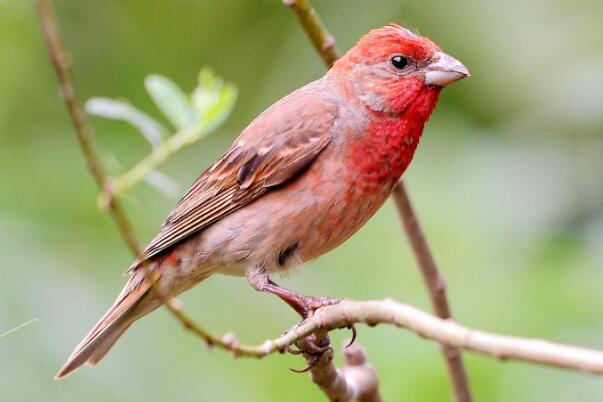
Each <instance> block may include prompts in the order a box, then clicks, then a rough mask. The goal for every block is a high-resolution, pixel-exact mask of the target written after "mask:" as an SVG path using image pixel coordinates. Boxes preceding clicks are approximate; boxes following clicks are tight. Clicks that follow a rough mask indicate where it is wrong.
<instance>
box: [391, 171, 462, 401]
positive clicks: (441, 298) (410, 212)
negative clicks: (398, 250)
mask: <svg viewBox="0 0 603 402" xmlns="http://www.w3.org/2000/svg"><path fill="white" fill-rule="evenodd" d="M393 198H394V202H395V204H396V207H397V209H398V213H399V215H400V218H401V219H402V224H403V226H404V230H405V231H406V235H407V236H408V241H409V242H410V244H411V247H412V249H413V251H414V254H415V258H416V259H417V263H418V265H419V268H420V270H421V276H422V277H423V281H424V282H425V285H426V286H427V289H428V290H429V296H430V299H431V306H432V308H433V310H434V312H435V313H436V315H437V316H438V317H440V318H443V319H451V318H452V314H451V312H450V307H449V305H448V298H447V297H446V279H444V276H443V275H442V274H441V273H440V271H439V270H438V267H437V265H436V263H435V260H434V258H433V255H432V253H431V250H430V248H429V243H427V239H426V238H425V235H424V234H423V230H422V229H421V225H420V223H419V220H418V219H419V218H418V217H417V214H416V213H415V211H414V208H413V206H412V202H411V200H410V197H409V196H408V193H407V192H406V187H405V186H404V182H403V181H402V180H400V182H399V183H398V185H397V186H396V187H395V188H394V192H393ZM442 353H443V355H444V360H445V361H446V367H447V368H448V375H449V377H450V381H451V383H452V388H453V390H454V397H455V401H456V402H471V400H472V397H471V391H470V389H469V383H468V378H467V373H466V371H465V365H464V364H463V358H462V356H461V353H460V351H459V349H458V348H455V347H454V346H451V345H446V344H442Z"/></svg>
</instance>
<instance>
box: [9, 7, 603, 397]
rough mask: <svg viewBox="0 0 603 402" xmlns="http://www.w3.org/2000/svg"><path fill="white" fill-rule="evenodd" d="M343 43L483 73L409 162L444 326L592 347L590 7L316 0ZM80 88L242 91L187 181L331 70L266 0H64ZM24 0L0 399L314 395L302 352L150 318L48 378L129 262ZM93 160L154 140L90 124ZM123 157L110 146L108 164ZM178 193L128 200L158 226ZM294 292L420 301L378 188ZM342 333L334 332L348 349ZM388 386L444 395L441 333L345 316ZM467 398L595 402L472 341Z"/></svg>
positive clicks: (271, 321) (594, 125)
mask: <svg viewBox="0 0 603 402" xmlns="http://www.w3.org/2000/svg"><path fill="white" fill-rule="evenodd" d="M315 3H316V4H315V5H316V6H317V8H318V10H319V12H320V14H321V15H322V18H323V20H324V22H325V23H326V24H327V26H328V27H329V28H330V29H331V31H332V33H333V34H334V35H335V37H336V38H337V40H338V43H339V45H340V47H341V48H342V49H347V48H349V47H350V46H351V45H352V44H353V43H354V41H355V40H356V39H357V38H358V37H359V36H360V35H361V34H363V33H364V32H366V31H367V30H368V29H370V28H373V27H377V26H380V25H384V24H386V23H389V22H401V23H403V24H405V25H407V26H410V27H414V28H418V29H419V31H420V32H421V33H423V34H426V35H428V36H430V37H431V38H433V39H434V40H435V41H436V42H438V43H439V44H440V45H441V46H442V47H443V48H444V49H445V50H446V51H448V52H449V53H451V54H452V55H454V56H456V57H458V58H459V59H461V60H462V61H463V62H465V64H466V65H467V66H468V67H469V68H470V69H471V71H472V73H473V77H471V79H469V80H465V81H463V82H461V83H459V84H458V85H454V86H453V87H451V88H449V89H447V90H446V91H445V92H444V95H443V98H442V100H441V103H440V106H439V110H438V111H437V112H436V113H435V115H434V117H433V118H432V120H431V122H430V123H429V124H428V127H427V129H426V135H425V137H424V141H423V142H422V144H421V147H420V150H419V152H418V155H417V157H416V158H415V162H414V164H413V165H412V166H411V168H410V169H409V171H408V172H407V174H406V177H407V180H408V183H409V188H410V191H411V194H412V196H413V199H414V200H415V203H416V205H417V209H418V212H419V215H420V217H421V219H422V221H423V223H424V225H425V229H426V232H427V234H428V237H429V239H430V241H431V243H432V246H433V249H434V251H435V255H436V257H437V260H438V261H439V263H440V265H441V267H442V269H443V271H444V272H445V274H446V276H447V278H448V284H449V287H450V297H451V301H452V305H453V309H454V311H455V313H456V316H457V318H458V319H459V320H460V321H461V322H462V323H464V324H467V325H471V326H475V327H478V328H482V329H486V330H490V331H497V332H502V333H510V334H516V335H525V336H533V337H544V338H548V339H551V340H556V341H561V342H567V343H574V344H579V345H585V346H590V347H595V348H599V349H603V319H602V312H603V297H601V291H602V283H603V180H602V177H603V175H602V173H601V172H602V170H603V136H602V132H603V130H602V129H603V113H602V112H603V97H601V90H602V89H603V75H602V74H601V71H603V49H602V47H601V42H600V39H601V37H602V36H603V25H602V24H601V23H600V22H601V20H602V19H603V3H601V2H600V1H595V0H575V1H569V0H558V1H554V2H551V1H544V0H531V1H519V0H511V1H506V2H499V1H494V0H490V1H478V0H469V1H463V2H441V1H436V0H426V1H422V2H417V1H385V0H377V1H373V2H368V1H362V0H330V1H327V0H323V1H319V0H316V2H315ZM56 6H57V12H58V14H59V18H60V21H61V23H62V25H63V29H64V32H65V40H66V43H67V46H68V48H69V49H70V50H71V51H72V53H73V60H74V64H75V69H76V77H77V81H78V84H79V89H80V94H81V96H82V98H84V99H87V98H89V97H92V96H108V97H114V98H116V97H127V98H128V99H129V100H130V101H132V103H134V104H136V105H141V106H143V109H145V110H147V111H149V112H152V114H154V115H157V113H156V111H155V109H154V108H153V105H152V103H151V101H150V99H149V98H148V97H147V96H146V94H145V92H144V88H143V79H144V77H145V75H147V74H149V73H152V72H157V73H161V74H164V75H166V76H169V77H171V78H173V79H174V80H175V81H176V82H178V83H179V84H180V86H181V87H182V88H184V89H187V90H188V89H190V88H192V87H193V86H194V83H195V79H196V74H197V72H198V70H199V68H200V67H201V66H202V65H211V66H213V67H214V68H215V70H216V71H217V72H218V74H219V75H221V76H223V77H225V79H227V80H229V81H231V82H234V83H235V84H236V85H237V86H238V87H239V94H240V95H239V101H238V103H237V105H236V107H235V111H234V113H233V115H232V116H231V118H230V119H229V120H228V122H227V124H226V125H225V126H223V127H222V128H221V129H220V130H219V131H218V132H217V133H215V134H213V135H212V136H211V137H210V138H208V139H206V140H204V141H201V142H200V143H197V144H196V145H194V146H193V147H191V148H188V149H187V150H185V151H183V152H181V153H179V154H178V155H177V156H176V157H175V158H173V159H172V160H171V161H170V162H169V163H168V165H167V166H166V167H165V168H163V170H164V171H166V172H168V173H169V174H170V175H172V176H173V177H175V178H176V179H177V180H178V181H179V182H180V183H182V185H183V187H186V186H187V185H188V184H189V183H190V182H191V181H192V180H193V178H194V177H196V176H197V175H198V173H199V172H200V171H201V170H203V169H204V168H205V167H206V166H208V165H209V164H210V163H211V162H212V161H213V160H214V159H215V158H216V157H217V156H218V155H219V154H220V153H221V152H222V151H223V150H224V148H225V147H226V146H227V145H228V144H229V143H230V142H231V140H232V139H233V138H234V137H235V136H236V135H237V133H238V131H239V130H241V129H242V128H243V127H244V126H245V125H246V124H247V123H248V122H249V121H250V120H251V119H252V118H253V117H254V116H255V115H257V114H258V113H259V112H260V111H261V110H263V109H264V108H265V107H266V106H268V105H269V104H270V103H272V102H273V101H275V100H276V99H278V98H279V97H281V96H283V95H285V94H286V93H288V92H290V91H291V90H293V89H295V88H296V87H298V86H300V85H302V84H304V83H306V82H308V81H310V80H313V79H315V78H317V77H319V76H320V75H322V73H323V66H322V63H321V62H320V60H319V59H318V58H317V56H316V55H315V54H314V51H313V50H312V49H311V47H310V45H309V43H308V41H307V39H306V38H305V37H304V35H303V33H302V31H301V29H300V28H299V26H298V25H297V23H296V22H295V20H294V18H293V16H292V15H291V14H290V11H289V10H288V9H287V8H285V7H283V6H282V5H281V3H280V1H278V0H261V1H246V0H227V1H221V2H217V1H208V0H195V1H193V0H174V1H170V2H159V1H154V2H148V1H143V0H127V1H119V0H104V1H90V0H81V1H77V2H75V1H68V0H60V1H56ZM36 17H37V16H36V14H35V12H34V8H33V5H32V2H30V1H23V0H0V54H1V55H3V56H2V62H1V63H0V185H1V187H0V188H1V190H0V256H2V258H1V260H2V262H1V266H0V269H1V271H0V272H1V274H2V279H1V280H0V295H1V300H2V302H1V303H0V332H3V331H4V330H6V329H9V328H12V327H14V326H16V325H18V324H20V323H21V322H24V321H26V320H28V319H30V318H34V317H35V318H38V319H39V321H38V322H36V323H34V324H31V325H30V326H28V327H26V328H23V329H21V330H20V331H19V332H17V333H14V334H11V335H10V336H8V337H6V338H3V339H2V341H1V342H0V400H1V401H61V402H68V401H82V400H86V401H103V402H106V401H131V402H134V401H146V402H148V401H198V400H222V401H228V400H248V401H279V402H284V401H301V400H322V398H323V396H322V395H321V394H320V393H319V391H318V390H317V389H316V388H315V386H314V385H313V384H311V383H310V381H308V379H307V378H306V377H305V376H304V375H295V374H292V373H291V372H289V371H288V370H287V368H288V367H298V366H300V365H302V361H301V360H300V359H299V358H296V357H293V356H274V357H270V358H268V359H267V360H266V361H263V362H257V361H255V360H237V361H233V360H232V359H231V358H230V357H229V356H228V355H227V354H226V353H223V352H220V351H213V352H208V351H206V350H205V348H204V347H203V346H202V345H201V344H200V342H199V340H198V339H197V338H195V337H192V336H190V335H189V334H187V333H185V332H184V331H183V330H182V329H181V328H180V327H179V326H178V324H177V323H176V322H175V321H174V320H173V319H172V318H171V317H169V316H168V315H167V314H166V313H165V312H164V311H159V312H157V313H155V314H153V315H152V316H150V317H148V318H147V319H145V320H143V321H142V322H140V323H139V324H138V325H136V326H135V327H133V328H132V329H131V330H130V331H129V332H128V333H127V335H126V336H125V337H124V338H123V339H122V340H121V341H120V342H119V343H118V345H117V346H116V348H115V349H114V350H113V351H112V353H111V354H110V355H109V357H108V358H107V359H106V360H105V361H103V363H102V364H101V365H100V366H98V367H97V368H96V369H94V370H92V369H84V370H82V371H80V372H78V373H77V374H75V375H73V376H71V377H69V378H68V379H66V380H65V381H62V382H55V381H53V379H52V377H53V375H54V373H55V371H56V370H57V368H58V367H59V366H60V365H61V364H62V363H63V361H64V359H65V358H66V357H67V355H68V354H69V353H70V352H71V350H72V347H73V346H74V345H75V344H76V343H77V342H79V340H80V339H81V337H82V336H83V335H84V334H85V332H86V331H87V330H88V329H89V327H90V326H91V325H92V324H93V323H94V322H95V321H96V319H97V318H98V317H99V316H100V315H101V314H102V313H103V312H104V310H105V309H106V308H107V307H108V306H109V305H110V304H111V302H112V301H113V298H114V296H115V295H116V294H117V292H118V290H119V289H120V288H121V285H122V283H123V278H122V276H121V273H122V272H123V271H124V270H125V268H126V267H127V266H128V265H129V263H130V256H129V255H128V252H127V250H126V249H125V247H124V246H123V245H122V244H121V243H120V242H119V239H118V236H117V234H116V232H115V229H114V227H113V226H112V223H111V222H110V221H109V219H108V218H107V217H105V216H102V215H101V214H100V213H99V212H98V211H97V210H96V208H95V199H96V190H95V188H94V186H93V182H92V180H91V178H90V177H89V176H88V175H87V173H86V172H85V170H84V168H83V163H82V156H81V155H80V153H79V149H78V147H77V144H76V141H75V138H74V136H73V132H72V128H71V126H70V123H69V121H68V119H67V115H66V112H65V110H64V107H63V105H62V104H61V103H59V102H58V99H57V89H56V82H55V77H54V74H53V71H52V70H51V66H50V64H49V62H48V57H47V54H46V49H45V47H44V44H43V42H42V39H41V35H40V29H39V27H38V22H37V18H36ZM93 123H94V124H95V125H96V128H97V132H98V135H97V137H98V142H99V145H100V147H101V149H102V151H103V155H104V157H105V158H106V160H107V161H108V162H110V164H112V165H114V162H111V161H114V160H115V159H116V158H117V159H118V160H119V161H120V162H121V163H122V164H123V165H122V169H123V167H127V166H130V165H131V164H132V163H133V162H135V161H137V160H138V159H140V158H141V157H142V156H144V155H145V154H146V153H147V152H148V146H147V144H146V143H144V141H143V140H142V139H141V138H140V136H138V135H137V134H136V133H135V131H134V130H133V129H131V128H130V127H128V126H126V125H124V124H122V123H116V122H110V121H107V120H103V119H94V120H93ZM112 155H115V156H112ZM174 203H175V200H171V199H166V198H163V197H162V196H161V195H159V194H157V193H156V192H155V191H154V190H152V189H150V188H149V187H147V186H146V185H144V184H143V185H141V186H139V187H138V189H137V190H136V191H135V192H134V193H132V196H131V197H130V199H129V200H128V203H127V207H128V211H129V213H130V214H131V216H133V217H134V223H135V226H136V229H137V232H138V233H139V235H140V237H141V238H143V239H145V240H147V239H149V238H150V237H152V236H153V234H154V233H155V231H156V230H157V228H158V226H159V225H160V223H161V221H162V219H163V217H164V216H165V215H166V214H167V212H168V211H169V209H170V208H171V207H172V206H173V205H174ZM284 282H285V284H286V285H287V286H288V287H293V288H295V289H299V290H300V291H304V292H307V293H310V294H316V295H320V294H328V295H332V296H347V297H352V298H357V299H364V298H384V297H386V296H391V297H395V298H397V299H399V300H401V301H404V302H408V303H411V304H414V305H418V306H420V307H422V308H425V309H428V308H429V306H428V301H427V298H426V293H425V291H424V289H423V286H422V283H421V281H420V278H419V276H418V273H417V270H416V268H415V264H414V261H413V258H412V255H411V254H410V252H409V249H408V246H407V244H406V241H405V239H404V237H403V234H402V231H401V229H400V224H399V222H398V220H397V217H396V213H395V210H394V209H393V207H392V205H391V204H390V203H388V204H387V205H386V207H385V208H383V209H382V210H381V211H380V212H379V213H378V215H377V216H376V217H375V218H374V219H373V220H372V221H371V222H370V223H369V224H368V225H367V226H366V227H365V228H364V229H363V230H362V231H361V232H359V233H358V234H357V235H356V236H355V237H354V238H353V239H351V240H350V241H349V242H347V243H346V244H345V245H344V246H342V247H340V248H339V249H337V250H336V251H334V252H332V253H330V254H329V255H327V256H325V257H323V258H322V259H320V260H319V261H317V262H314V263H312V264H308V266H307V267H305V268H304V269H303V270H302V271H301V272H299V273H298V274H297V275H295V276H294V277H291V278H290V279H286V280H285V281H284ZM182 301H183V302H184V304H185V307H186V309H187V311H188V312H190V313H191V314H193V315H194V316H195V317H196V318H197V319H198V320H199V321H200V322H202V323H203V324H205V325H206V326H208V327H209V328H212V329H214V330H217V331H225V330H235V331H236V333H237V334H238V335H239V336H240V338H241V339H243V340H245V341H248V342H260V341H262V340H263V339H265V338H267V337H272V336H275V335H277V334H279V332H280V331H281V330H283V329H284V328H287V327H288V326H290V325H292V324H293V323H294V322H295V321H296V317H295V316H294V315H293V314H292V312H291V311H290V310H289V309H288V308H287V306H285V305H284V304H283V303H280V302H279V301H278V300H277V299H276V298H274V297H271V296H267V295H261V294H257V293H256V292H255V291H253V290H252V289H251V288H250V287H249V286H247V284H246V283H245V282H244V281H243V280H240V279H233V278H224V277H216V278H212V279H211V280H209V281H208V282H207V283H206V284H204V285H203V286H200V287H198V288H196V289H194V290H193V291H191V292H189V293H188V294H187V295H185V296H183V297H182ZM346 335H347V334H345V333H341V334H337V335H336V336H335V340H334V342H335V344H336V345H339V344H340V342H341V340H342V339H343V337H345V336H346ZM359 340H360V342H361V343H362V344H363V345H364V346H365V347H366V348H367V349H368V352H369V356H370V359H371V360H372V362H373V363H374V364H375V366H376V367H377V368H378V371H379V372H380V375H381V379H382V392H383V394H384V396H385V399H386V400H399V401H444V400H447V398H448V393H449V391H448V383H447V378H446V375H445V371H444V369H443V364H442V361H441V357H440V355H439V352H438V350H437V348H436V346H435V345H433V344H431V343H429V342H426V341H423V340H422V339H419V338H417V337H415V336H414V335H412V334H408V333H406V332H404V331H400V330H396V329H393V328H387V327H378V328H375V329H370V330H369V329H367V328H366V327H362V328H360V329H359ZM466 356H467V362H468V367H469V374H470V378H471V383H472V386H473V389H474V392H475V394H476V400H482V401H490V402H496V401H507V400H514V401H538V400H554V401H577V400H579V401H582V402H588V401H593V402H594V401H600V400H601V395H603V380H601V379H600V378H595V377H591V376H587V375H582V374H576V373H570V372H564V371H560V370H556V369H549V368H541V367H533V366H529V365H525V364H519V363H500V362H497V361H493V360H490V359H486V358H482V357H479V356H474V355H469V354H468V355H466Z"/></svg>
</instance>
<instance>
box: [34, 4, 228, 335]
mask: <svg viewBox="0 0 603 402" xmlns="http://www.w3.org/2000/svg"><path fill="white" fill-rule="evenodd" d="M36 5H37V7H38V13H39V15H40V21H41V24H42V29H43V31H44V38H45V40H46V44H47V45H48V52H49V53H50V58H51V60H52V63H53V65H54V68H55V71H56V75H57V79H58V83H59V90H60V93H61V96H62V98H63V100H64V102H65V104H66V106H67V109H68V111H69V116H70V117H71V121H72V122H73V126H74V128H75V134H76V136H77V139H78V141H79V144H80V147H81V149H82V153H83V154H84V159H85V160H86V166H87V167H88V170H89V171H90V174H91V175H92V176H93V177H94V181H95V182H96V185H97V186H98V188H99V190H100V191H101V192H102V193H104V192H105V191H106V190H107V188H106V187H107V184H106V183H107V176H106V175H105V173H104V171H103V169H102V167H101V163H100V158H99V157H98V153H97V151H96V147H95V145H94V131H93V129H92V126H91V125H90V123H89V122H88V119H87V118H86V114H85V113H84V110H83V109H82V106H81V105H80V103H79V102H78V100H77V96H76V91H75V84H74V80H73V73H72V71H71V64H70V62H69V55H68V53H67V51H66V49H65V46H64V44H63V40H62V36H61V32H60V30H59V25H58V21H57V19H56V16H55V14H54V11H53V8H52V4H51V3H50V1H49V0H36ZM104 207H105V208H106V210H107V211H108V212H109V214H110V216H111V218H113V221H114V222H115V225H116V226H117V228H118V230H119V233H120V235H121V237H122V239H123V241H124V242H125V243H126V245H127V246H128V248H129V249H130V251H131V252H132V254H133V255H134V257H138V255H139V254H140V247H139V246H138V241H137V240H136V238H135V236H134V231H133V230H132V227H131V225H130V222H129V219H128V218H127V216H126V214H125V212H124V210H123V209H122V208H121V206H120V204H119V202H118V201H117V200H116V199H115V197H109V198H108V199H107V200H106V204H105V205H104ZM143 269H144V270H145V273H146V274H147V279H148V280H149V281H150V283H151V284H153V290H154V291H155V292H156V294H157V295H158V296H159V297H160V298H161V300H162V302H163V303H164V304H165V306H166V307H167V309H168V310H169V311H170V312H171V313H172V315H173V316H174V317H175V318H176V319H177V320H178V321H180V323H181V324H182V325H183V326H184V327H185V328H187V329H189V330H191V331H192V332H194V333H196V334H197V335H199V336H200V337H201V338H202V339H203V340H205V342H206V343H207V344H208V345H213V344H217V343H220V342H222V340H221V339H219V338H214V336H213V335H212V334H211V333H210V332H209V331H207V330H205V329H204V328H203V327H201V326H200V325H199V324H197V323H195V321H194V320H193V319H191V318H190V317H188V315H186V314H185V313H184V312H183V311H182V310H181V309H180V308H178V307H176V305H175V303H174V301H173V300H171V299H169V298H167V297H165V296H164V295H163V294H162V293H161V292H160V291H158V289H157V286H155V280H153V279H152V275H151V273H150V272H149V269H148V267H147V266H146V265H145V264H143Z"/></svg>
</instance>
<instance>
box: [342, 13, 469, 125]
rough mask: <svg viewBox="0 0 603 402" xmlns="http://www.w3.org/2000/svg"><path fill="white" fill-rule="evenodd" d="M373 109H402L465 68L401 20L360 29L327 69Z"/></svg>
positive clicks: (455, 77)
mask: <svg viewBox="0 0 603 402" xmlns="http://www.w3.org/2000/svg"><path fill="white" fill-rule="evenodd" d="M331 70H332V72H333V73H334V74H337V76H339V77H344V80H345V81H346V84H347V85H346V86H347V87H349V88H351V91H352V92H353V93H354V94H355V95H356V96H357V97H358V98H359V99H360V100H361V101H362V102H363V103H364V104H365V105H366V106H367V107H368V108H369V109H371V110H373V111H375V112H383V113H388V114H399V113H403V112H404V111H405V110H406V109H408V107H409V106H410V105H411V104H412V103H413V102H414V101H415V100H416V99H419V98H421V96H420V95H421V94H422V93H425V92H429V93H431V94H432V95H434V96H432V97H430V99H434V102H435V100H437V93H439V91H440V90H441V89H442V88H443V87H445V86H447V85H449V84H451V83H453V82H455V81H457V80H460V79H462V78H464V77H467V76H469V75H470V74H469V70H467V68H466V67H465V66H464V65H463V64H462V63H461V62H460V61H458V60H456V59H455V58H453V57H452V56H449V55H448V54H446V53H444V52H442V50H441V49H440V47H439V46H438V45H436V44H435V43H434V42H432V41H431V40H429V39H427V38H425V37H423V36H420V35H418V34H415V33H414V32H412V31H410V30H408V29H406V28H403V27H401V26H399V25H394V24H392V25H388V26H385V27H383V28H378V29H374V30H372V31H370V32H369V33H367V34H366V35H364V36H363V37H362V38H360V40H359V41H358V43H357V44H356V45H355V46H354V47H353V48H351V49H350V50H349V51H348V52H347V53H346V54H345V55H344V56H343V57H342V58H341V59H339V60H338V61H337V62H336V63H335V64H334V65H333V68H332V69H331Z"/></svg>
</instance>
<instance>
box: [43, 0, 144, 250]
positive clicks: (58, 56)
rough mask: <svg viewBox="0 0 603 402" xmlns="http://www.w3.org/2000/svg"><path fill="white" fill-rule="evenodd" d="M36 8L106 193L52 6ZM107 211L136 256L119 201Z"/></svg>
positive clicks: (85, 151)
mask: <svg viewBox="0 0 603 402" xmlns="http://www.w3.org/2000/svg"><path fill="white" fill-rule="evenodd" d="M36 5H37V7H38V13H39V15H40V22H41V24H42V29H43V31H44V38H45V40H46V45H47V46H48V52H49V53H50V59H51V60H52V64H53V65H54V69H55V72H56V74H57V79H58V82H59V91H60V94H61V97H62V98H63V101H64V102H65V105H66V106H67V110H68V111H69V116H70V117H71V121H72V123H73V127H74V129H75V134H76V136H77V139H78V142H79V144H80V148H81V149H82V153H83V154H84V159H85V160H86V166H87V167H88V171H90V174H91V175H92V177H93V178H94V181H95V182H96V185H97V186H98V188H99V189H100V190H101V191H104V190H105V178H106V176H105V173H104V172H103V169H102V167H101V164H100V162H99V161H100V159H99V157H98V153H97V151H96V147H95V145H94V130H93V129H92V126H91V125H90V124H89V123H88V119H87V118H86V114H85V113H84V110H83V109H82V106H81V105H80V103H79V102H78V100H77V96H76V92H75V84H74V83H73V73H72V71H71V63H70V62H69V55H68V53H67V51H66V50H65V46H64V44H63V39H62V36H61V32H60V31H59V26H58V23H57V20H56V17H55V15H54V11H53V9H52V5H51V4H50V1H49V0H37V1H36ZM106 208H107V211H108V212H109V214H110V215H111V218H113V221H114V222H115V225H116V226H117V230H118V231H119V234H120V235H121V238H122V240H123V241H124V243H126V245H127V246H128V248H129V249H130V251H131V252H132V254H134V255H135V256H137V255H138V253H139V251H140V247H139V246H138V242H137V241H136V238H135V236H134V232H133V231H132V228H131V226H130V222H129V220H128V218H127V216H126V214H125V212H124V211H123V209H122V207H121V205H120V204H119V202H117V201H116V200H111V201H110V202H108V203H107V205H106Z"/></svg>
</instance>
